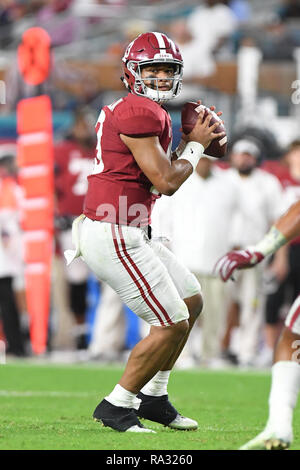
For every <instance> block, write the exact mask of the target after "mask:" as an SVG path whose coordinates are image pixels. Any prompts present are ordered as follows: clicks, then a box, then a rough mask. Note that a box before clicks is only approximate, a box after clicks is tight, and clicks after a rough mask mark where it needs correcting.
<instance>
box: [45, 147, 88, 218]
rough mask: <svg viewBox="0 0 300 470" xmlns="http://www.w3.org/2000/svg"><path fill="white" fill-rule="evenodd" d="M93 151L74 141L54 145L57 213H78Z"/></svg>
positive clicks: (81, 207)
mask: <svg viewBox="0 0 300 470" xmlns="http://www.w3.org/2000/svg"><path fill="white" fill-rule="evenodd" d="M94 156H95V152H94V150H87V149H86V148H84V147H82V146H81V145H79V144H78V143H76V142H73V141H64V142H61V143H59V144H56V145H55V147H54V159H55V192H56V198H57V213H58V215H74V216H76V215H79V214H81V213H82V210H83V202H84V197H85V194H86V191H87V186H88V185H87V177H88V175H89V174H90V173H92V171H93V162H94Z"/></svg>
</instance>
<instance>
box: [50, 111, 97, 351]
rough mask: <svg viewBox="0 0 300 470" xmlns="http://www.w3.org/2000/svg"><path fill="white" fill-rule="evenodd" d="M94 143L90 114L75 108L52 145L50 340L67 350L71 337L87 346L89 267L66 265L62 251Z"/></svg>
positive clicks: (78, 210) (84, 184) (76, 213)
mask: <svg viewBox="0 0 300 470" xmlns="http://www.w3.org/2000/svg"><path fill="white" fill-rule="evenodd" d="M95 145H96V144H95V132H94V128H93V125H92V122H91V121H90V115H89V113H88V112H87V111H86V110H84V109H78V110H77V111H76V112H75V113H74V123H73V125H72V128H71V129H70V131H69V133H67V135H66V136H65V138H64V139H63V140H62V141H60V142H57V143H56V144H55V147H54V159H55V193H56V216H55V225H56V241H57V247H56V253H57V254H56V256H55V258H54V273H53V275H54V278H53V295H54V302H55V309H56V310H57V315H56V321H55V323H56V327H55V329H54V330H55V331H54V335H53V338H52V343H53V347H55V348H56V349H66V348H68V347H70V346H72V344H73V345H74V340H75V347H77V349H86V348H87V340H86V334H87V328H86V323H85V315H86V310H87V281H88V276H89V270H88V269H87V267H86V265H85V263H83V261H82V260H81V259H77V260H75V262H74V263H72V265H71V266H66V264H65V262H64V259H63V258H62V254H63V252H64V250H65V249H67V247H69V246H71V245H72V223H73V220H74V219H75V218H76V217H77V216H79V215H80V214H81V213H82V210H83V202H84V197H85V194H86V191H87V176H88V175H89V174H91V173H92V170H93V164H94V154H95ZM74 320H75V321H74Z"/></svg>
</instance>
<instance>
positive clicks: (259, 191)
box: [227, 168, 283, 247]
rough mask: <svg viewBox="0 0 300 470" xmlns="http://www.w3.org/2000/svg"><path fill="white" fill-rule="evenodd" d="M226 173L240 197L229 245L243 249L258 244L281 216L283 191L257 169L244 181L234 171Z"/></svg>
mask: <svg viewBox="0 0 300 470" xmlns="http://www.w3.org/2000/svg"><path fill="white" fill-rule="evenodd" d="M227 173H228V176H229V177H230V178H231V179H232V181H233V182H234V183H235V184H238V185H239V193H240V204H239V207H240V210H239V211H238V212H237V214H236V215H235V218H234V224H233V231H232V245H233V246H237V247H238V246H240V247H246V246H248V245H252V244H255V243H257V242H258V241H259V240H260V239H261V238H262V237H263V236H264V234H265V233H266V232H267V231H268V230H269V228H270V226H271V225H272V224H273V222H274V221H275V220H276V219H278V217H280V215H281V214H282V213H283V191H282V187H281V185H280V183H279V180H278V179H277V178H276V177H275V176H273V175H271V174H270V173H267V172H266V171H264V170H261V169H259V168H255V169H254V170H253V172H252V173H251V174H250V175H249V176H247V177H241V176H240V175H239V173H238V171H237V170H235V169H234V168H231V169H229V170H228V171H227Z"/></svg>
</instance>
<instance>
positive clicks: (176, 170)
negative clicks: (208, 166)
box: [120, 112, 224, 196]
mask: <svg viewBox="0 0 300 470" xmlns="http://www.w3.org/2000/svg"><path fill="white" fill-rule="evenodd" d="M203 114H204V113H203V112H202V113H200V114H199V117H198V120H197V123H196V125H195V127H194V129H193V130H192V132H191V133H190V134H189V135H188V136H185V138H186V140H187V141H188V142H196V143H198V144H201V145H202V147H203V151H204V149H205V148H207V147H208V145H209V144H210V142H211V141H212V140H213V139H215V138H217V137H219V136H221V135H223V134H224V133H214V131H215V130H216V128H217V127H218V123H215V124H213V125H212V126H211V127H210V126H209V122H210V119H211V115H208V116H207V117H206V119H205V120H204V122H202V120H203ZM120 138H121V139H122V141H123V142H124V144H125V145H126V146H127V147H128V148H129V150H130V152H131V153H132V155H133V157H134V159H135V160H136V162H137V164H138V166H139V167H140V169H141V170H142V171H143V173H144V174H145V175H146V176H147V178H148V179H149V180H150V181H151V183H152V184H153V186H154V187H155V189H157V191H159V192H160V193H161V194H165V195H167V196H171V195H172V194H174V193H175V192H176V191H177V189H178V188H180V186H181V185H182V184H183V183H184V181H185V180H186V179H187V178H188V177H189V176H190V175H191V174H192V172H193V169H194V167H193V164H192V163H191V161H190V160H187V159H185V158H184V154H182V155H181V157H180V158H179V159H177V160H175V161H174V160H173V161H170V159H169V158H168V156H167V154H166V153H165V151H164V150H163V148H162V146H161V145H160V142H159V138H158V137H157V136H151V137H129V136H127V135H124V134H120ZM200 147H201V146H199V145H198V148H194V149H193V148H191V149H188V151H190V152H191V157H193V153H194V152H199V151H201V150H199V149H200ZM188 151H187V153H186V158H189V155H188ZM203 151H202V152H201V154H202V153H203ZM200 156H201V155H200ZM200 156H199V158H200ZM199 158H198V160H199Z"/></svg>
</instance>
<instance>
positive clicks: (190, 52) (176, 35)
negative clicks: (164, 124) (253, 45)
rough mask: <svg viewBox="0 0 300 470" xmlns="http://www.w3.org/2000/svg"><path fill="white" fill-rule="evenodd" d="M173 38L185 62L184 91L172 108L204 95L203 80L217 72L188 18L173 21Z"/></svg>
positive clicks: (206, 48) (171, 33)
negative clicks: (193, 31)
mask: <svg viewBox="0 0 300 470" xmlns="http://www.w3.org/2000/svg"><path fill="white" fill-rule="evenodd" d="M168 30H169V33H170V36H171V38H172V39H173V40H174V41H175V42H176V44H178V46H179V47H180V51H182V52H181V54H182V57H183V61H184V76H183V84H184V86H183V89H182V92H181V93H180V96H179V97H178V98H177V99H175V100H174V103H172V107H176V106H177V107H178V106H182V103H184V102H186V101H190V100H192V101H193V100H195V99H196V97H198V96H200V95H201V94H203V92H204V91H203V86H201V79H202V78H207V77H209V76H211V75H212V74H213V73H214V72H215V68H216V67H215V60H214V58H213V56H212V54H211V53H210V51H209V48H208V47H207V45H206V42H201V41H200V40H199V39H198V38H197V37H195V36H194V35H193V33H192V30H191V28H190V27H189V24H188V20H187V18H186V17H179V18H176V19H175V20H173V21H172V22H171V23H170V25H169V27H168Z"/></svg>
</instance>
